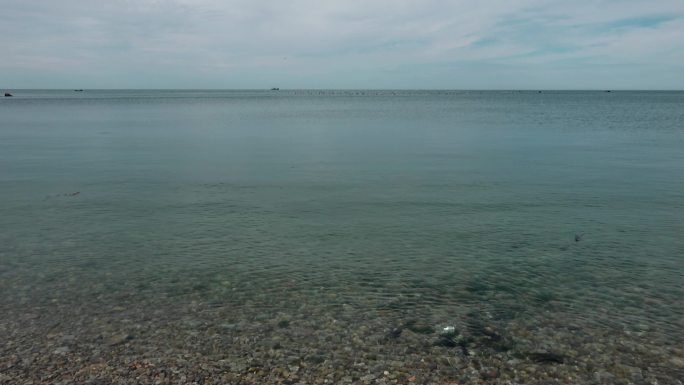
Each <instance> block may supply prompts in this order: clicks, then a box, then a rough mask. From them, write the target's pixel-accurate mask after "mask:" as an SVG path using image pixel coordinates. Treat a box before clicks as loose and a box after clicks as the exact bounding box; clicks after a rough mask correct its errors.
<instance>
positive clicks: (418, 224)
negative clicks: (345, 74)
mask: <svg viewBox="0 0 684 385" xmlns="http://www.w3.org/2000/svg"><path fill="white" fill-rule="evenodd" d="M12 93H13V94H14V95H15V96H14V97H13V98H4V99H2V100H0V121H1V123H0V127H1V128H0V202H2V204H1V211H2V215H0V292H1V293H2V294H3V297H4V300H3V302H2V303H1V304H0V326H1V327H2V330H3V331H4V332H5V333H8V334H7V335H10V336H12V337H9V338H8V341H9V342H6V343H5V345H3V346H2V349H3V351H2V352H4V353H5V355H6V356H9V355H11V354H13V355H17V356H21V355H22V354H24V353H22V352H26V351H29V350H31V349H38V350H40V349H44V350H45V351H48V352H52V351H54V350H55V348H60V347H63V346H62V345H64V344H66V345H67V347H68V348H69V352H70V353H69V354H73V355H76V356H78V357H90V358H89V359H91V360H92V359H93V358H92V357H93V355H98V354H99V356H97V357H100V358H101V359H102V360H105V361H106V360H107V359H111V357H112V355H114V352H113V350H115V349H122V347H121V346H126V347H127V349H129V350H128V352H129V357H132V358H131V359H135V357H149V355H150V354H152V353H150V352H151V351H168V350H169V349H171V350H173V349H176V350H177V351H178V352H184V353H186V354H190V353H193V354H194V353H197V354H199V355H200V356H202V357H203V358H202V359H203V360H209V361H210V362H217V361H218V360H227V361H230V362H235V360H237V358H235V357H238V356H240V355H244V352H245V351H246V350H249V351H260V346H262V345H260V344H261V343H263V348H264V349H265V350H264V351H266V350H268V351H270V350H273V349H271V348H272V345H273V343H274V342H273V340H274V339H275V340H276V341H277V342H278V343H279V344H282V346H283V348H282V349H278V351H280V352H285V353H284V357H290V358H291V357H292V356H297V357H299V356H301V357H300V358H301V360H303V362H309V365H308V366H306V365H303V366H302V365H299V366H301V367H302V368H301V369H299V373H300V377H301V378H305V376H306V373H310V374H311V375H312V376H313V375H316V374H317V373H319V371H320V370H322V369H320V368H322V367H324V366H326V365H333V366H335V367H338V368H339V367H343V368H345V367H346V368H348V369H349V368H351V369H349V370H351V371H352V372H353V371H354V370H356V369H354V368H358V367H357V366H354V363H355V362H357V361H358V357H361V356H363V355H364V354H372V355H373V356H374V357H375V360H372V359H371V358H372V357H371V358H368V357H366V356H363V357H365V358H364V360H365V361H373V362H379V364H378V365H380V366H382V367H383V368H385V367H387V368H391V367H392V365H393V364H392V362H394V364H395V365H397V366H401V365H399V364H397V363H396V362H399V363H401V364H402V365H403V366H404V367H407V368H414V369H415V371H416V373H417V375H418V378H419V379H420V378H421V377H420V376H427V377H425V378H428V380H429V379H432V380H435V381H436V380H441V379H445V378H450V379H452V378H453V379H461V380H463V379H464V377H463V376H466V377H467V374H464V373H467V370H466V369H467V367H470V366H473V365H474V364H473V362H474V360H476V359H477V360H480V361H479V362H481V364H478V365H474V367H475V369H477V370H480V369H481V368H482V367H497V368H498V369H497V370H498V375H499V377H497V378H498V380H497V381H504V380H505V379H515V378H516V377H514V375H519V374H514V372H515V373H517V371H519V370H520V369H521V368H522V367H523V366H524V365H527V364H528V363H529V361H530V359H529V357H530V354H532V353H534V352H539V351H542V352H553V353H554V354H555V353H557V354H559V355H562V356H563V357H564V359H563V362H562V363H552V364H548V363H539V362H536V363H535V364H539V365H541V366H542V367H543V368H547V369H548V368H550V367H551V369H552V370H551V369H548V370H550V371H549V373H551V374H548V373H547V375H546V377H544V378H547V379H548V378H552V379H559V378H561V377H562V376H565V375H566V374H567V373H572V374H573V375H574V376H576V378H580V379H581V378H587V379H592V380H595V381H603V380H604V378H603V377H601V376H604V377H605V376H606V375H605V374H604V373H609V374H610V375H613V376H617V377H616V378H622V377H620V376H623V377H624V378H626V381H632V382H634V383H639V382H638V381H639V380H643V381H644V382H643V383H652V382H648V381H653V380H654V379H655V380H658V381H659V383H661V384H662V383H679V382H676V381H677V378H681V377H680V376H681V375H682V373H683V372H682V370H683V368H682V367H681V363H682V362H684V351H683V349H682V346H683V343H684V338H683V337H684V336H683V333H682V332H681V331H682V330H684V288H683V286H682V282H683V281H684V280H683V278H684V240H682V234H684V231H683V230H684V210H683V209H684V93H683V92H611V93H607V92H553V91H545V92H543V93H537V92H513V91H511V92H446V91H444V92H437V91H425V92H420V91H278V92H270V91H90V90H86V91H85V92H78V93H76V92H73V91H37V90H31V91H21V90H17V91H12ZM77 192H78V194H75V193H77ZM576 234H577V235H580V237H579V238H580V239H579V241H575V236H576ZM150 317H151V318H152V319H150ZM55 320H57V321H55ZM331 320H332V321H331ZM333 321H334V322H333ZM55 322H56V324H57V325H55ZM415 323H419V324H422V325H427V326H430V327H432V328H433V329H434V331H432V332H430V330H427V331H426V333H420V332H415V331H411V330H410V329H411V327H409V326H410V325H413V324H415ZM141 325H142V326H141ZM221 325H223V326H221ZM231 325H232V326H231ZM278 325H280V326H278ZM407 325H409V326H407ZM451 325H453V326H455V328H456V330H457V332H458V333H459V334H460V335H461V337H463V338H464V340H465V341H467V342H465V343H462V342H458V344H459V347H460V348H459V347H457V348H455V349H451V348H450V347H449V346H441V345H440V344H439V341H440V338H441V337H439V331H440V330H441V328H442V327H446V326H451ZM473 325H475V326H473ZM394 328H399V329H401V330H404V332H403V333H401V335H400V336H398V337H397V336H392V335H391V330H392V329H394ZM482 328H491V329H492V330H495V331H496V334H498V335H500V336H503V339H504V340H505V341H508V342H510V346H508V347H507V348H506V349H499V348H497V346H492V343H490V342H487V341H489V340H487V341H484V340H483V338H484V339H486V338H485V337H487V333H485V334H484V336H485V337H482V335H481V334H482V333H480V334H478V330H480V329H482ZM110 331H111V333H114V332H121V331H123V332H125V333H129V334H131V336H132V337H135V338H131V341H130V342H127V343H126V344H125V345H121V346H120V345H116V346H115V347H110V348H101V347H96V345H97V343H96V342H94V341H97V340H98V336H99V338H105V339H106V338H108V337H106V335H107V333H109V332H110ZM307 331H308V332H307ZM50 333H62V334H63V335H68V336H75V337H74V338H73V339H72V340H69V341H68V342H61V343H59V342H54V343H53V342H52V340H51V338H52V337H50V335H51V334H50ZM184 333H187V335H189V336H193V338H194V340H192V341H195V342H194V343H190V342H188V339H187V338H185V337H181V336H184V335H185V334H184ZM387 333H390V337H391V338H390V337H387V338H389V339H390V340H391V341H390V342H387V344H389V345H386V344H385V342H383V341H385V337H386V336H387ZM102 336H105V337H102ZM240 336H247V337H249V338H252V344H251V345H250V346H248V347H243V348H239V349H238V347H237V345H236V344H235V338H239V337H240ZM394 337H397V338H396V339H393V338H394ZM490 337H491V336H490ZM490 337H487V338H489V339H492V338H490ZM55 338H56V337H55ZM173 338H180V339H183V338H185V339H183V341H185V342H184V343H182V344H181V343H179V344H178V346H176V345H173V344H171V343H170V342H168V341H170V340H172V339H173ZM188 338H189V337H188ZM355 338H357V340H355ZM497 338H498V337H497ZM222 339H224V340H225V341H228V340H229V339H230V341H233V343H232V344H228V343H227V342H226V343H225V344H223V345H221V343H219V345H220V348H216V349H214V350H211V349H209V348H207V346H210V345H211V344H214V343H216V341H217V340H221V341H223V340H222ZM283 339H284V340H283ZM210 340H211V341H213V342H210ZM162 341H164V342H162ZM259 341H262V342H259ZM283 341H285V342H283ZM435 341H437V342H436V343H433V342H435ZM459 341H461V340H459ZM402 344H405V345H406V346H409V347H413V348H415V349H414V350H412V351H410V352H406V351H405V350H402V352H403V353H401V354H400V353H398V350H397V349H399V348H398V347H399V346H403V345H402ZM167 345H168V346H167ZM171 345H173V346H172V347H170V346H171ZM447 345H448V344H447ZM211 346H214V345H211ZM378 346H379V347H378ZM416 346H419V348H416ZM626 346H628V347H626ZM347 347H348V348H350V350H349V349H347V350H345V348H347ZM423 347H424V349H423ZM463 347H466V348H465V349H463ZM640 347H644V348H643V349H641V350H640ZM267 348H268V349H267ZM165 349H166V350H165ZM240 349H242V350H240ZM94 350H97V353H95V352H94ZM350 351H351V352H352V353H350ZM145 352H147V353H145ZM311 352H314V353H311ZM345 352H347V353H348V354H347V353H345ZM364 352H365V353H364ZM473 352H476V353H473ZM119 353H120V352H119ZM155 354H156V355H155ZM155 354H152V355H153V356H155V357H157V359H159V360H161V361H163V362H166V361H164V360H168V359H170V358H168V357H167V356H165V355H164V354H162V353H155ZM264 354H265V353H264ZM312 354H313V355H314V356H315V357H319V356H320V358H315V359H312V360H311V359H308V358H307V357H309V356H311V355H312ZM345 354H347V355H345ZM348 355H353V356H354V357H356V358H355V359H354V360H351V358H349V357H348ZM459 355H461V356H459ZM0 356H2V354H0ZM108 357H109V358H108ZM443 357H447V358H450V357H451V358H454V359H458V360H460V361H459V362H460V364H453V362H452V361H450V360H447V361H449V364H446V363H445V361H443V360H442V361H440V359H441V358H443ZM473 357H475V358H473ZM525 357H527V358H525ZM196 359H197V360H199V359H200V358H196ZM272 359H273V361H269V362H270V363H269V364H264V365H263V366H267V367H275V366H278V365H280V361H278V360H279V359H278V358H277V357H276V358H272ZM420 359H422V360H425V359H428V360H434V362H435V364H434V366H431V367H430V369H429V370H428V369H426V368H420V367H418V366H416V365H418V364H416V363H417V362H420ZM283 360H285V358H283ZM516 360H517V361H516ZM190 361H191V362H194V361H192V360H190ZM532 361H534V360H532ZM423 362H425V361H423ZM430 362H432V361H430ZM1 363H2V362H0V364H1ZM533 363H534V362H533ZM18 365H19V364H18ZM31 365H33V364H25V367H24V368H23V371H22V372H12V370H18V369H17V368H18V367H20V366H21V365H19V366H14V367H13V369H12V370H10V371H8V372H7V374H6V375H7V376H16V378H30V377H31V375H32V373H34V372H36V371H37V370H38V369H37V368H34V367H32V366H31ZM245 365H247V366H249V365H250V364H249V363H246V364H245ZM283 365H285V364H283ZM287 365H289V366H292V365H293V364H292V363H291V362H289V361H288V363H287ZM383 365H384V366H383ZM454 365H455V366H454ZM459 365H460V366H459ZM550 365H551V366H550ZM583 365H584V366H583ZM587 365H593V366H591V367H589V366H587ZM616 365H623V366H628V367H630V368H638V369H639V370H640V372H639V373H641V374H639V376H641V377H639V376H637V375H635V374H633V373H632V372H630V371H629V370H625V369H624V368H622V369H619V370H618V369H616V367H617V366H616ZM368 367H369V369H368V370H367V371H368V372H373V370H372V369H373V368H372V365H370V364H368ZM578 368H579V369H578ZM224 369H225V368H224ZM241 369H244V368H241V367H237V368H235V367H230V368H228V369H225V371H227V372H231V373H233V374H234V375H235V376H238V375H243V374H240V373H242V372H241ZM291 369H292V368H290V369H289V370H290V371H292V370H291ZM375 369H378V368H375ZM54 370H57V369H54ZM188 370H190V369H188ZM197 370H199V369H197ZM364 370H366V369H359V370H358V373H357V374H358V377H359V378H360V377H362V376H363V373H366V372H364ZM378 370H380V369H378ZM383 370H384V369H383ZM383 370H380V372H381V373H382V371H383ZM545 370H546V369H545ZM564 370H565V371H564ZM243 371H244V370H243ZM389 371H390V372H392V370H389ZM60 373H61V372H60ZM69 373H71V375H73V372H69ZM212 373H213V372H212ZM302 373H303V374H302ZM354 373H356V372H354ZM354 373H351V374H350V373H346V372H345V373H343V374H340V375H339V376H338V375H337V374H336V375H335V376H333V377H331V378H333V380H334V381H335V382H340V381H342V382H344V378H345V377H344V376H346V375H349V376H351V377H350V378H352V380H353V381H355V380H356V379H358V378H357V377H355V376H356V374H354ZM597 373H599V374H597ZM620 373H622V374H620ZM624 373H628V374H624ZM481 374H482V373H481ZM244 375H245V376H246V375H247V374H244ZM407 375H408V374H407ZM487 375H488V374H487V373H484V374H482V376H483V378H485V377H486V376H487ZM430 376H433V377H430ZM506 376H508V377H506ZM597 376H598V377H597ZM630 376H631V377H630ZM635 376H636V377H635ZM599 377H600V378H599ZM8 378H10V377H8ZM12 378H15V377H12ZM231 378H232V377H231ZM236 378H237V377H236ZM257 378H258V376H257ZM540 378H541V377H540ZM563 378H564V377H563ZM0 379H1V378H0ZM428 380H426V381H428ZM465 380H468V378H465ZM489 380H492V381H494V380H493V379H491V378H490V379H489ZM520 380H521V379H520V378H518V381H520ZM8 381H9V380H8ZM227 381H229V382H230V381H232V380H231V379H230V378H229V379H228V380H227ZM399 381H401V378H399ZM293 383H294V382H293Z"/></svg>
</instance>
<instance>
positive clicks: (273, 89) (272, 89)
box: [271, 87, 280, 91]
mask: <svg viewBox="0 0 684 385" xmlns="http://www.w3.org/2000/svg"><path fill="white" fill-rule="evenodd" d="M271 91H280V88H278V87H273V88H271Z"/></svg>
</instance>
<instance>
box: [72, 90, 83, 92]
mask: <svg viewBox="0 0 684 385" xmlns="http://www.w3.org/2000/svg"><path fill="white" fill-rule="evenodd" d="M74 92H83V90H74Z"/></svg>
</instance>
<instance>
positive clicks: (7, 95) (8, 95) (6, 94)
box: [5, 92, 13, 98]
mask: <svg viewBox="0 0 684 385" xmlns="http://www.w3.org/2000/svg"><path fill="white" fill-rule="evenodd" d="M10 96H13V95H12V94H10V93H9V92H5V97H7V98H9V97H10Z"/></svg>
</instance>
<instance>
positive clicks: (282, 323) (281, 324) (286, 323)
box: [278, 319, 290, 329]
mask: <svg viewBox="0 0 684 385" xmlns="http://www.w3.org/2000/svg"><path fill="white" fill-rule="evenodd" d="M278 327H279V328H281V329H285V328H288V327H290V320H286V319H283V320H280V321H278Z"/></svg>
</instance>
